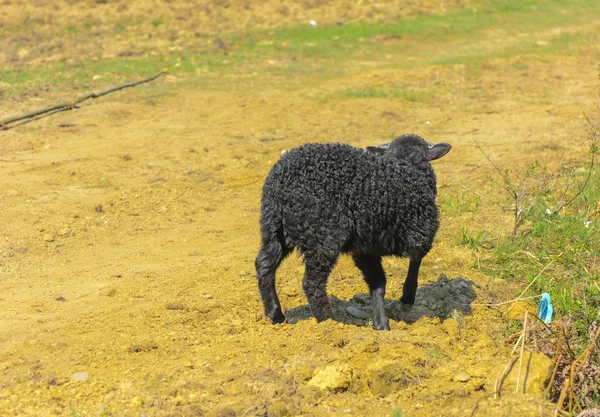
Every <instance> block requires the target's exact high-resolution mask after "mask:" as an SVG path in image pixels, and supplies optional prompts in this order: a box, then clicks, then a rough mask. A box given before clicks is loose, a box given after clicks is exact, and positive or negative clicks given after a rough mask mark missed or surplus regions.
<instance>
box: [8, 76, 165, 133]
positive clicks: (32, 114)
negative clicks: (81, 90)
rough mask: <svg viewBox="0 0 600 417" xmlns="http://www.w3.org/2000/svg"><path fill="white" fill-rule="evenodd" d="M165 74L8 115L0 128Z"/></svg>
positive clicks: (67, 108) (71, 107)
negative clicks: (26, 111) (19, 113)
mask: <svg viewBox="0 0 600 417" xmlns="http://www.w3.org/2000/svg"><path fill="white" fill-rule="evenodd" d="M165 74H167V72H166V71H161V72H159V73H158V74H155V75H153V76H152V77H148V78H145V79H143V80H139V81H134V82H129V83H125V84H121V85H118V86H116V87H112V88H109V89H108V90H104V91H101V92H99V93H89V94H86V95H85V96H82V97H79V98H77V99H75V100H73V101H69V102H66V103H59V104H55V105H53V106H50V107H45V108H43V109H39V110H34V111H32V112H29V113H25V114H22V115H20V116H14V117H9V118H8V119H4V120H0V130H8V129H12V128H13V127H16V126H9V124H11V123H14V122H18V121H20V120H25V119H31V118H33V117H36V116H40V115H44V114H46V113H50V112H52V114H54V113H57V112H59V111H66V110H71V109H73V108H75V107H76V106H77V104H79V103H81V102H83V101H85V100H88V99H90V98H98V97H102V96H105V95H107V94H110V93H113V92H115V91H119V90H123V89H124V88H130V87H135V86H136V85H139V84H144V83H148V82H150V81H153V80H155V79H157V78H158V77H160V76H162V75H165ZM38 119H39V118H38ZM38 119H35V120H38ZM25 123H27V122H25ZM21 124H22V123H19V125H21ZM19 125H17V126H19Z"/></svg>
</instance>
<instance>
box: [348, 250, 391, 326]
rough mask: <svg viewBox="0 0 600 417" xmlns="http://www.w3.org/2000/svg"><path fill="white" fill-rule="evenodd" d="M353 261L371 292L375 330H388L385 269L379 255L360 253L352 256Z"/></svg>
mask: <svg viewBox="0 0 600 417" xmlns="http://www.w3.org/2000/svg"><path fill="white" fill-rule="evenodd" d="M352 258H353V259H354V263H355V264H356V266H357V267H358V269H360V270H361V272H362V273H363V275H364V278H365V281H366V282H367V285H368V286H369V292H370V293H371V302H372V304H373V328H374V329H375V330H390V321H389V319H388V318H387V315H386V314H385V309H384V304H383V303H384V299H385V284H386V279H385V271H384V270H383V266H381V256H374V255H360V254H354V255H353V256H352Z"/></svg>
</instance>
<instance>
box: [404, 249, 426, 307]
mask: <svg viewBox="0 0 600 417" xmlns="http://www.w3.org/2000/svg"><path fill="white" fill-rule="evenodd" d="M420 267H421V258H417V259H411V260H410V264H409V265H408V274H407V275H406V281H404V287H403V292H402V298H401V299H400V301H401V302H403V303H404V304H409V305H413V304H414V303H415V295H416V293H417V285H418V284H419V268H420Z"/></svg>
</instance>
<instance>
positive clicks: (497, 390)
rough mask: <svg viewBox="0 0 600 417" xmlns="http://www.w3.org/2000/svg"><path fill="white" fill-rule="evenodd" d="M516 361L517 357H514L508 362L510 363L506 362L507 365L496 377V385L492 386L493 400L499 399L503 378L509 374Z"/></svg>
mask: <svg viewBox="0 0 600 417" xmlns="http://www.w3.org/2000/svg"><path fill="white" fill-rule="evenodd" d="M518 359H519V357H518V356H515V357H514V358H512V359H511V360H510V362H508V364H506V367H505V368H504V370H503V371H502V372H501V373H500V375H498V378H496V383H495V384H494V398H499V397H500V390H502V384H503V383H504V378H506V375H508V373H509V372H510V370H511V369H512V367H513V365H514V364H515V362H516V361H517V360H518Z"/></svg>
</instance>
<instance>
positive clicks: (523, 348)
mask: <svg viewBox="0 0 600 417" xmlns="http://www.w3.org/2000/svg"><path fill="white" fill-rule="evenodd" d="M528 315H529V312H528V311H526V312H525V318H524V319H523V341H522V342H521V353H520V354H519V372H517V385H516V386H515V393H518V392H519V382H520V381H521V368H523V354H524V353H525V342H526V340H527V316H528ZM523 386H525V383H523Z"/></svg>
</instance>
